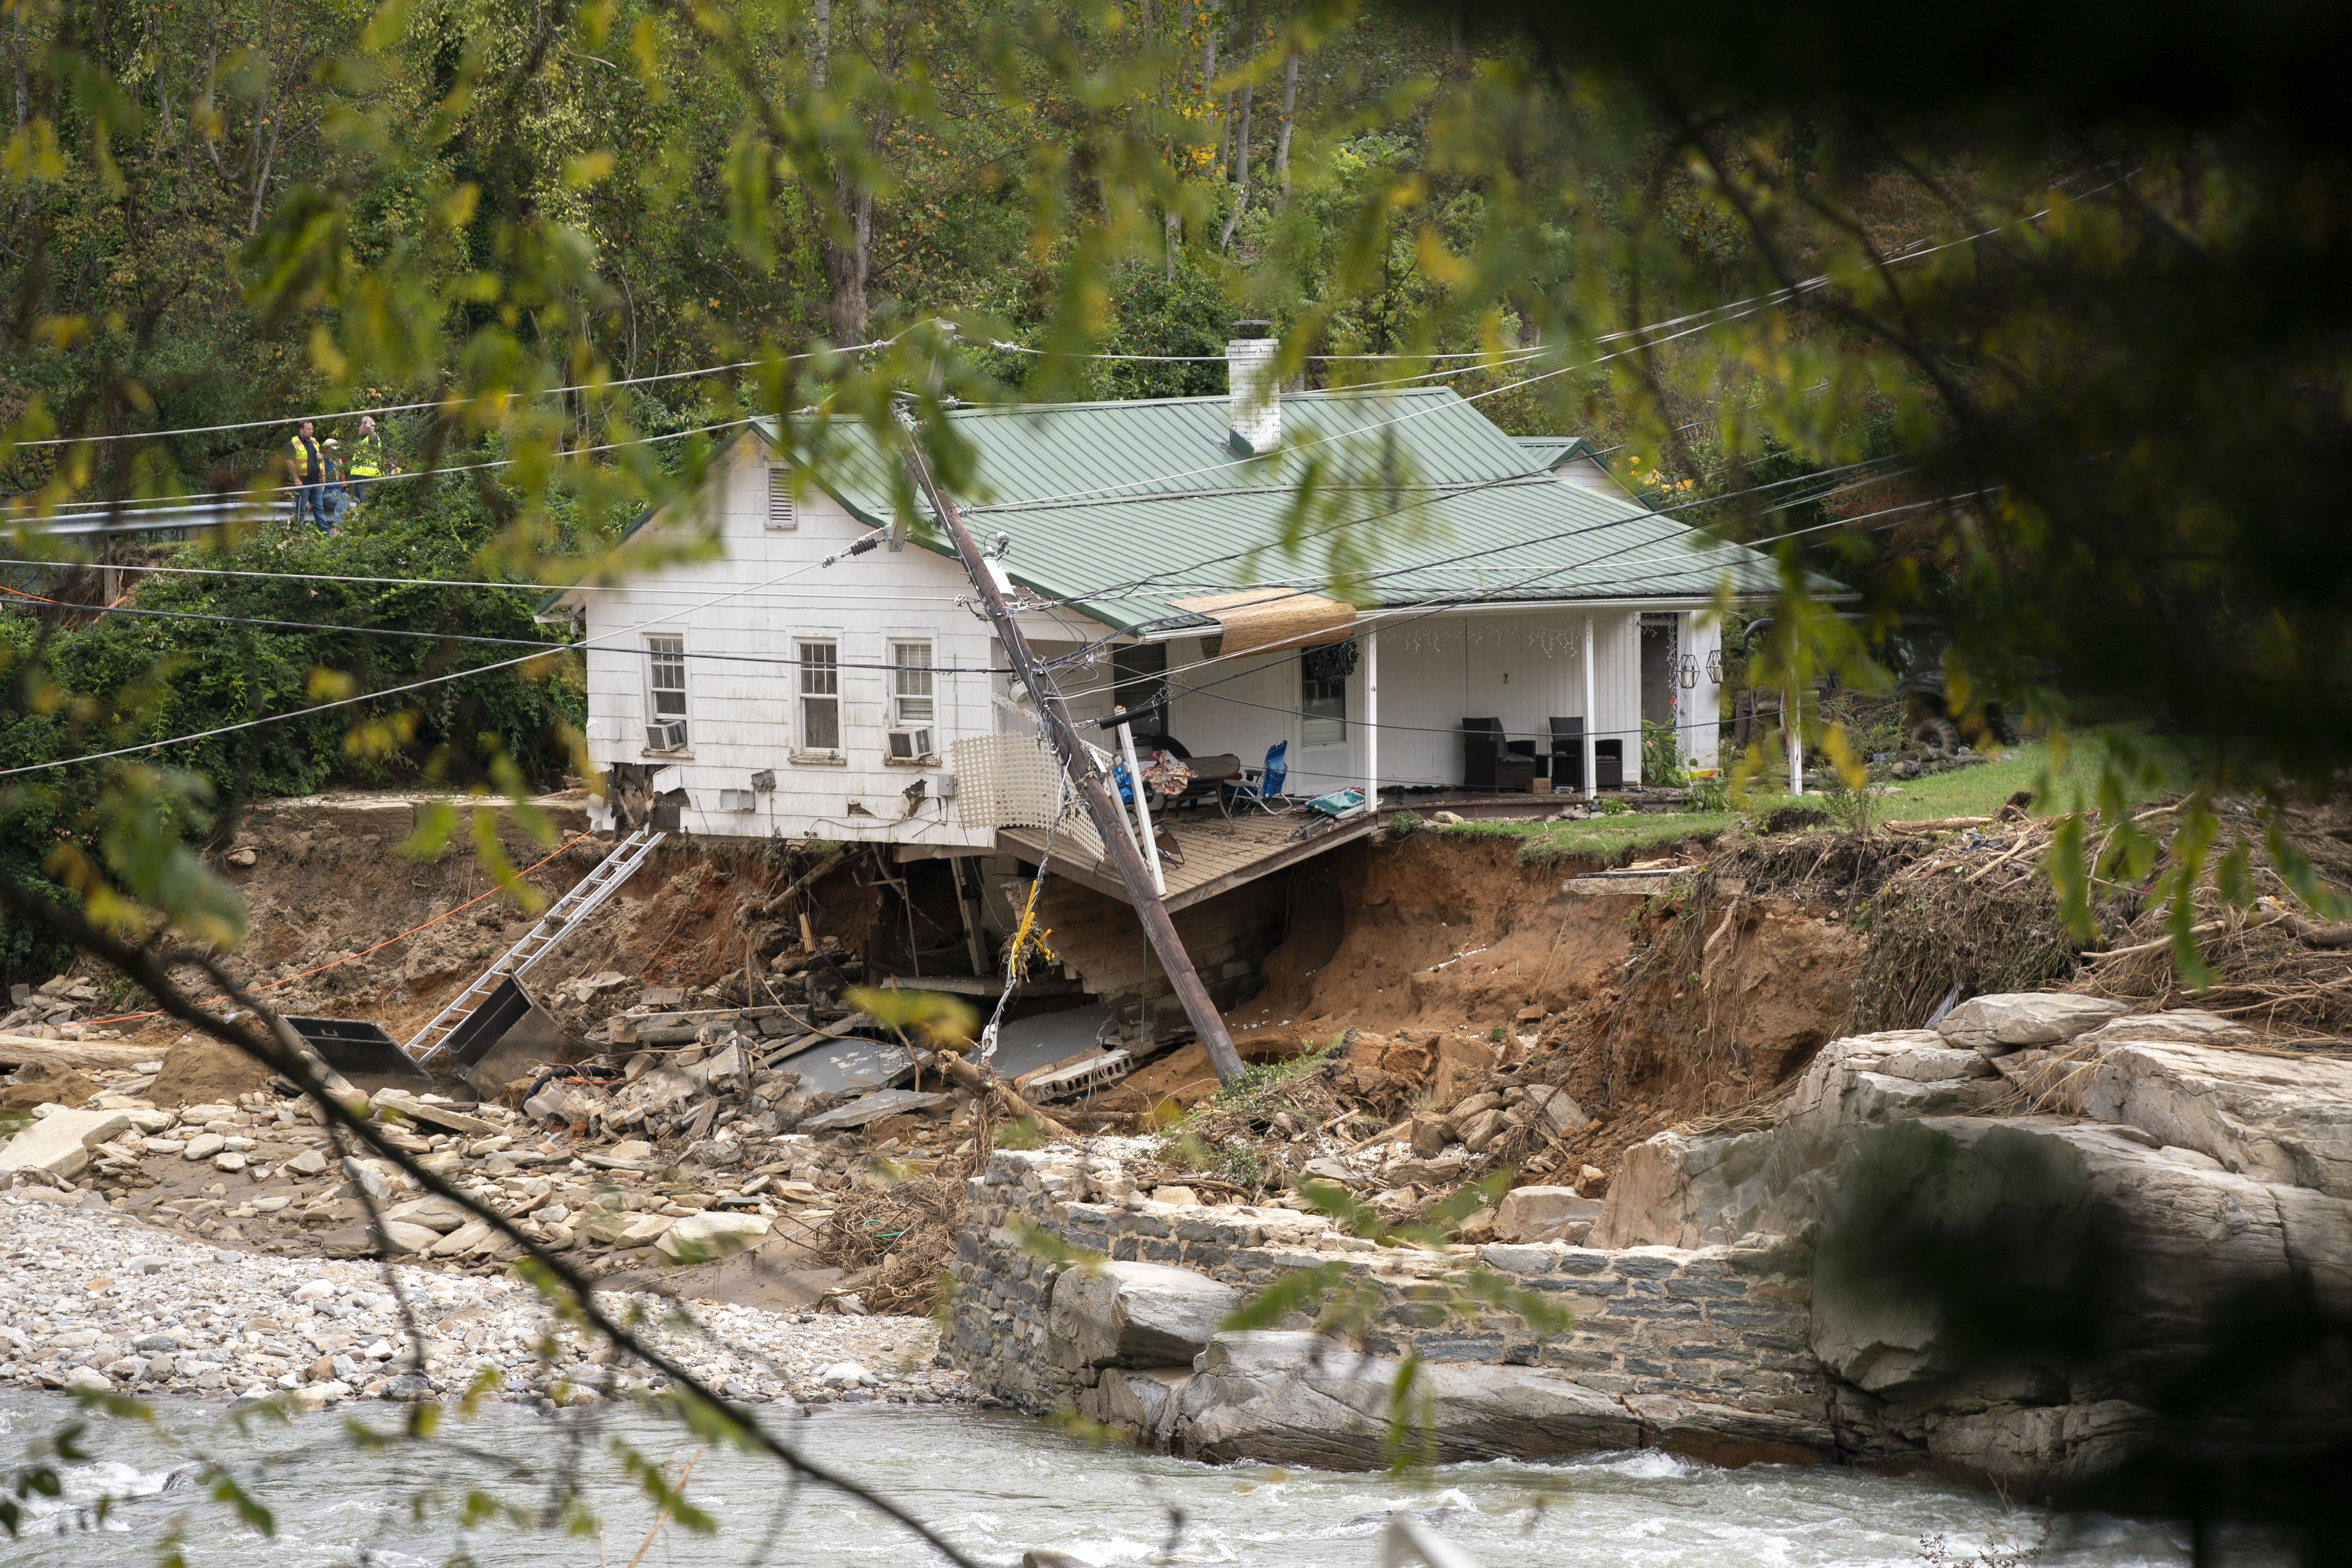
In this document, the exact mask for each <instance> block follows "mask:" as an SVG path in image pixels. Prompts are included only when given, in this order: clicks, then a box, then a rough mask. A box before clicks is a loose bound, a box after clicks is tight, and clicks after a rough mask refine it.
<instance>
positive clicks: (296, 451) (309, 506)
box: [286, 419, 327, 533]
mask: <svg viewBox="0 0 2352 1568" xmlns="http://www.w3.org/2000/svg"><path fill="white" fill-rule="evenodd" d="M286 468H287V477H288V478H289V479H292V480H293V481H294V521H296V522H297V523H299V522H301V521H303V520H304V519H305V518H308V519H309V520H310V521H311V522H313V523H315V524H317V525H318V528H319V531H320V532H321V533H323V532H325V531H326V530H327V520H326V517H325V515H324V513H322V512H321V511H320V505H319V503H320V500H322V499H323V497H324V495H325V493H326V486H327V455H326V453H324V452H322V451H320V449H319V439H318V437H316V436H314V435H312V434H311V430H310V421H309V420H308V419H305V420H303V421H302V423H301V424H300V425H299V426H295V429H294V439H293V440H292V441H291V442H290V443H289V444H288V447H287V452H286Z"/></svg>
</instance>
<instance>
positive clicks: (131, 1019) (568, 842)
mask: <svg viewBox="0 0 2352 1568" xmlns="http://www.w3.org/2000/svg"><path fill="white" fill-rule="evenodd" d="M589 837H594V835H593V833H575V834H573V835H572V837H570V838H567V839H565V840H564V841H563V842H562V843H561V844H559V845H557V846H556V847H554V848H553V849H551V850H549V851H548V853H547V859H545V860H541V861H540V862H538V864H537V865H531V866H526V867H524V868H522V869H521V870H520V871H518V872H516V873H515V875H516V876H517V877H528V876H530V874H531V873H532V872H533V871H536V870H538V869H539V868H540V867H541V866H544V865H546V864H547V861H548V860H552V859H554V858H556V857H557V856H558V855H561V854H562V853H563V852H564V851H565V850H566V849H569V848H571V847H572V846H573V845H574V844H577V843H579V842H580V841H581V840H582V839H583V838H589ZM498 893H499V889H496V888H492V889H490V890H489V891H488V892H487V893H484V894H482V895H480V897H478V898H471V899H467V900H466V901H465V902H464V903H462V904H459V905H458V906H457V908H455V909H450V910H442V911H441V912H440V913H439V914H437V915H435V916H434V917H433V918H432V919H431V920H429V921H425V923H424V924H423V925H421V926H411V927H409V928H408V929H407V930H406V931H402V932H401V933H400V934H399V935H398V936H388V937H386V938H384V939H383V941H382V942H377V943H376V944H375V946H373V947H363V948H362V949H360V950H359V952H352V953H346V954H345V955H344V956H342V957H341V958H338V959H336V960H334V961H333V962H332V963H322V964H320V965H319V967H318V968H316V969H305V970H303V971H301V972H300V973H297V974H289V975H288V976H286V978H285V979H283V980H272V981H270V982H269V983H268V984H266V985H248V986H247V987H246V989H247V991H275V990H277V989H278V987H279V986H280V985H291V984H294V982H296V981H297V980H307V979H309V978H310V976H311V975H313V974H323V973H326V972H327V971H328V970H330V969H336V968H340V967H341V965H343V964H346V963H351V962H352V960H353V959H360V958H365V957H366V956H367V955H368V954H369V953H371V952H382V951H383V949H385V948H387V947H390V946H391V945H392V944H393V943H394V942H406V941H407V940H408V939H409V938H410V937H412V936H415V934H416V933H417V932H418V931H426V930H429V929H431V928H432V927H434V926H437V925H439V924H440V923H441V922H442V921H446V920H447V919H448V918H449V917H450V916H451V915H456V914H463V913H464V912H465V911H466V910H470V909H472V908H473V907H474V906H475V905H476V904H478V903H480V902H481V901H482V900H483V899H490V898H496V897H497V896H498ZM228 1000H230V998H228V997H226V996H215V997H214V998H212V1000H211V1001H208V1002H199V1003H197V1004H196V1005H197V1006H199V1007H210V1006H213V1005H215V1004H218V1003H222V1002H226V1001H228ZM163 1016H164V1014H163V1009H162V1008H160V1007H159V1008H157V1009H156V1010H155V1011H154V1012H152V1013H125V1014H123V1015H121V1016H120V1017H114V1018H92V1019H91V1020H90V1021H89V1024H87V1025H86V1026H85V1027H87V1028H92V1029H94V1028H97V1027H98V1026H100V1025H101V1024H131V1023H136V1022H137V1021H138V1020H140V1019H142V1018H161V1017H163Z"/></svg>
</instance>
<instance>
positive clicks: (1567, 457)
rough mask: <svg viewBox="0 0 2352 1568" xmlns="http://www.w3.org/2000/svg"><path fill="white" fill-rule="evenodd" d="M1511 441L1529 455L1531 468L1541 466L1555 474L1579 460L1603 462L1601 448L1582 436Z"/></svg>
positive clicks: (1514, 438)
mask: <svg viewBox="0 0 2352 1568" xmlns="http://www.w3.org/2000/svg"><path fill="white" fill-rule="evenodd" d="M1511 440H1512V442H1513V443H1514V444H1515V445H1517V447H1518V448H1519V450H1520V451H1522V452H1525V453H1526V454H1527V455H1528V465H1529V466H1530V467H1534V466H1537V465H1540V466H1542V467H1543V468H1549V469H1550V470H1551V471H1552V472H1554V473H1558V472H1559V467H1560V465H1561V464H1563V463H1568V462H1573V461H1574V460H1575V459H1577V458H1591V459H1592V460H1593V461H1594V462H1596V463H1597V462H1599V461H1601V448H1600V447H1596V446H1594V445H1593V444H1592V443H1591V442H1590V441H1588V440H1586V439H1585V438H1584V437H1581V436H1514V437H1511Z"/></svg>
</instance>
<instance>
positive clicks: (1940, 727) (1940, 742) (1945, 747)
mask: <svg viewBox="0 0 2352 1568" xmlns="http://www.w3.org/2000/svg"><path fill="white" fill-rule="evenodd" d="M1911 743H1912V744H1913V745H1915V746H1925V747H1927V749H1928V750H1930V751H1935V752H1957V751H1958V750H1959V749H1960V727H1959V726H1958V724H1955V723H1953V722H1952V721H1950V720H1949V719H1947V718H1945V717H1944V716H1943V715H1942V714H1940V713H1938V714H1937V715H1935V716H1934V717H1932V718H1927V719H1922V720H1921V721H1919V722H1918V723H1917V724H1916V725H1915V726H1913V728H1912V731H1911Z"/></svg>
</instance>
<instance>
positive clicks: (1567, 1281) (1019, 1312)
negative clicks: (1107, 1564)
mask: <svg viewBox="0 0 2352 1568" xmlns="http://www.w3.org/2000/svg"><path fill="white" fill-rule="evenodd" d="M971 1197H972V1204H973V1218H974V1222H975V1223H974V1224H973V1225H972V1226H971V1228H970V1229H968V1230H967V1231H966V1232H965V1234H964V1235H963V1236H962V1237H961V1238H960V1240H959V1244H958V1256H957V1258H956V1261H955V1263H954V1264H953V1265H952V1267H951V1270H950V1272H951V1274H952V1276H953V1278H954V1281H955V1287H956V1290H955V1306H954V1326H953V1330H952V1332H951V1334H950V1341H949V1349H950V1354H951V1355H953V1356H954V1357H955V1358H956V1359H957V1360H958V1361H959V1362H960V1363H961V1364H962V1365H963V1366H964V1367H966V1368H967V1369H968V1370H969V1371H970V1373H971V1376H972V1378H973V1380H974V1382H975V1384H977V1385H978V1386H980V1387H981V1388H982V1389H984V1390H987V1391H989V1392H991V1393H992V1394H995V1395H996V1396H997V1397H1000V1398H1003V1399H1004V1400H1006V1401H1008V1402H1009V1403H1011V1404H1013V1405H1017V1406H1019V1407H1021V1408H1024V1409H1027V1410H1032V1411H1044V1410H1047V1409H1052V1408H1055V1407H1057V1406H1064V1405H1067V1406H1071V1407H1074V1408H1076V1409H1078V1410H1080V1411H1081V1412H1082V1413H1087V1414H1091V1415H1097V1418H1105V1417H1108V1418H1113V1419H1117V1418H1119V1417H1120V1416H1121V1415H1123V1413H1124V1411H1125V1409H1126V1408H1127V1406H1128V1405H1131V1403H1132V1402H1131V1401H1130V1400H1129V1399H1127V1398H1126V1397H1125V1395H1124V1394H1123V1393H1122V1394H1117V1395H1114V1394H1113V1393H1112V1392H1110V1391H1108V1384H1110V1383H1111V1382H1114V1381H1118V1380H1119V1379H1122V1378H1125V1379H1127V1380H1129V1381H1133V1379H1134V1378H1135V1377H1137V1376H1138V1375H1149V1376H1151V1377H1156V1378H1159V1379H1160V1382H1162V1383H1163V1384H1171V1376H1172V1375H1173V1374H1179V1373H1181V1374H1185V1375H1189V1374H1190V1373H1192V1370H1193V1369H1192V1368H1191V1367H1184V1368H1172V1369H1163V1370H1160V1371H1152V1370H1151V1369H1141V1370H1140V1372H1136V1371H1130V1372H1109V1371H1103V1370H1098V1369H1097V1368H1094V1367H1089V1366H1083V1365H1079V1364H1077V1363H1078V1361H1079V1357H1078V1356H1077V1355H1076V1353H1075V1352H1074V1351H1073V1350H1072V1349H1071V1348H1070V1347H1069V1345H1068V1344H1067V1342H1066V1336H1063V1335H1057V1334H1056V1333H1055V1331H1054V1328H1053V1323H1052V1302H1053V1289H1054V1284H1055V1280H1056V1279H1058V1278H1059V1276H1060V1275H1061V1274H1062V1272H1063V1271H1064V1270H1065V1269H1066V1268H1072V1267H1081V1266H1083V1258H1082V1257H1074V1256H1072V1254H1074V1253H1075V1254H1078V1255H1094V1256H1095V1257H1099V1258H1108V1259H1110V1260H1113V1261H1118V1262H1141V1263H1156V1264H1163V1265H1172V1266H1175V1267H1178V1268H1186V1269H1191V1270H1193V1271H1195V1272H1198V1273H1200V1274H1202V1275H1205V1276H1208V1277H1209V1278H1211V1279H1216V1280H1219V1281H1221V1282H1223V1283H1225V1284H1228V1285H1231V1286H1234V1287H1235V1288H1236V1289H1240V1290H1242V1291H1244V1292H1245V1293H1254V1292H1256V1291H1259V1290H1262V1289H1265V1287H1267V1286H1269V1285H1272V1284H1273V1283H1275V1282H1276V1280H1277V1279H1281V1278H1283V1277H1284V1276H1285V1275H1286V1274H1289V1273H1292V1272H1293V1271H1295V1270H1297V1269H1300V1268H1314V1267H1318V1266H1323V1265H1330V1264H1334V1263H1337V1264H1338V1265H1339V1266H1340V1267H1341V1268H1344V1270H1345V1271H1346V1273H1347V1274H1348V1276H1349V1277H1351V1278H1352V1279H1357V1280H1361V1281H1368V1282H1370V1284H1371V1286H1372V1287H1373V1288H1374V1293H1375V1295H1376V1297H1377V1300H1378V1302H1379V1305H1378V1307H1377V1310H1375V1311H1374V1312H1373V1313H1372V1315H1371V1319H1370V1322H1369V1324H1368V1326H1367V1328H1366V1330H1365V1332H1364V1334H1363V1339H1362V1344H1361V1347H1360V1348H1361V1350H1362V1351H1363V1352H1366V1353H1368V1354H1369V1355H1370V1356H1371V1357H1374V1358H1378V1359H1379V1360H1381V1361H1382V1362H1384V1363H1395V1362H1397V1361H1400V1360H1402V1358H1403V1357H1405V1356H1407V1355H1411V1356H1412V1357H1415V1358H1417V1359H1419V1360H1420V1361H1422V1362H1423V1363H1435V1364H1444V1365H1461V1366H1486V1367H1495V1368H1513V1369H1524V1370H1525V1373H1526V1374H1527V1377H1528V1378H1532V1379H1533V1380H1535V1382H1537V1383H1538V1384H1540V1383H1545V1382H1556V1383H1559V1384H1568V1385H1571V1386H1572V1388H1573V1389H1574V1390H1576V1391H1579V1394H1580V1396H1581V1395H1582V1394H1591V1395H1594V1396H1598V1398H1599V1399H1600V1400H1601V1401H1604V1402H1606V1401H1613V1402H1616V1404H1617V1405H1619V1406H1621V1407H1622V1415H1623V1416H1624V1417H1626V1418H1628V1419H1630V1420H1631V1421H1633V1422H1637V1423H1639V1425H1640V1428H1641V1430H1642V1432H1643V1440H1644V1441H1655V1442H1659V1443H1661V1444H1664V1446H1670V1447H1677V1448H1679V1449H1681V1450H1683V1451H1686V1452H1692V1453H1696V1454H1702V1455H1704V1456H1705V1457H1707V1458H1716V1459H1728V1460H1730V1461H1732V1462H1738V1461H1739V1460H1740V1459H1742V1458H1764V1457H1769V1458H1779V1459H1790V1458H1831V1457H1833V1456H1834V1455H1835V1452H1836V1448H1837V1443H1836V1438H1835V1436H1834V1428H1833V1426H1832V1420H1831V1406H1832V1399H1833V1394H1832V1389H1831V1386H1830V1382H1829V1380H1828V1379H1827V1378H1826V1377H1825V1376H1824V1375H1823V1373H1822V1369H1821V1367H1820V1365H1819V1363H1816V1362H1815V1361H1814V1360H1813V1358H1812V1356H1811V1354H1810V1353H1809V1352H1808V1351H1807V1348H1806V1336H1807V1331H1808V1321H1809V1312H1808V1307H1807V1300H1808V1294H1809V1291H1808V1285H1807V1282H1806V1279H1805V1273H1806V1270H1807V1268H1808V1267H1809V1263H1808V1261H1807V1260H1806V1259H1803V1258H1800V1257H1797V1256H1795V1255H1794V1254H1793V1253H1791V1252H1790V1249H1788V1248H1786V1247H1704V1248H1700V1249H1697V1250H1684V1249H1678V1248H1674V1247H1633V1248H1628V1249H1625V1250H1622V1251H1616V1252H1604V1251H1598V1250H1594V1249H1591V1248H1586V1247H1570V1246H1567V1245H1565V1244H1561V1243H1553V1244H1550V1245H1549V1246H1501V1245H1496V1246H1489V1247H1454V1248H1450V1249H1448V1250H1447V1251H1444V1252H1432V1251H1427V1250H1423V1249H1418V1248H1402V1247H1380V1246H1377V1245H1376V1244H1374V1243H1372V1242H1370V1241H1365V1240H1362V1239H1360V1238H1357V1237H1349V1236H1344V1235H1338V1234H1335V1233H1334V1232H1333V1230H1332V1228H1331V1225H1330V1222H1329V1221H1328V1220H1327V1219H1325V1218H1323V1217H1322V1216H1320V1215H1306V1214H1298V1213H1295V1212H1293V1211H1291V1210H1287V1209H1281V1208H1250V1207H1244V1206H1241V1205H1221V1206H1203V1207H1198V1208H1179V1207H1174V1206H1171V1205H1165V1204H1159V1203H1153V1202H1150V1200H1148V1199H1145V1198H1142V1197H1141V1196H1139V1194H1137V1193H1136V1192H1135V1191H1134V1188H1133V1186H1132V1184H1130V1183H1129V1181H1128V1179H1127V1177H1126V1176H1125V1174H1124V1173H1123V1171H1122V1170H1121V1169H1120V1167H1119V1166H1118V1163H1117V1162H1116V1161H1113V1160H1110V1159H1108V1158H1105V1157H1101V1156H1088V1155H1084V1154H1072V1153H1067V1152H1059V1151H1045V1152H1010V1151H1006V1152H998V1153H997V1154H996V1155H994V1156H993V1157H992V1160H991V1162H990V1163H989V1166H988V1168H987V1170H986V1171H985V1172H984V1173H982V1175H980V1176H977V1177H974V1178H973V1179H972V1181H971ZM1482 1268H1483V1269H1490V1270H1493V1271H1495V1272H1496V1273H1499V1274H1501V1275H1504V1276H1507V1278H1508V1279H1510V1280H1511V1281H1512V1282H1514V1283H1516V1284H1517V1285H1520V1286H1523V1287H1526V1288H1528V1289H1533V1290H1536V1291H1539V1292H1542V1293H1544V1294H1546V1295H1548V1296H1550V1297H1552V1298H1554V1299H1555V1300H1558V1302H1559V1304H1560V1305H1561V1306H1562V1307H1564V1308H1566V1309H1567V1310H1569V1311H1570V1313H1572V1314H1573V1316H1574V1320H1575V1321H1574V1326H1573V1327H1572V1329H1570V1331H1568V1332H1566V1333H1564V1334H1556V1335H1540V1334H1537V1333H1534V1332H1532V1331H1529V1330H1528V1327H1527V1326H1526V1325H1525V1324H1524V1323H1523V1322H1522V1321H1520V1320H1519V1319H1518V1318H1517V1316H1516V1315H1514V1314H1510V1313H1507V1312H1498V1311H1493V1310H1475V1309H1473V1310H1468V1311H1465V1310H1463V1307H1464V1304H1463V1303H1462V1301H1461V1300H1460V1298H1459V1296H1458V1293H1457V1292H1456V1291H1455V1290H1454V1289H1451V1288H1450V1287H1451V1285H1452V1284H1454V1283H1458V1282H1459V1281H1461V1280H1462V1279H1466V1278H1467V1277H1469V1276H1470V1275H1471V1274H1472V1273H1473V1272H1475V1271H1478V1270H1480V1269H1482ZM1281 1326H1282V1327H1283V1328H1285V1329H1290V1330H1299V1329H1305V1328H1307V1327H1308V1326H1309V1319H1308V1317H1307V1315H1306V1314H1303V1313H1301V1314H1294V1315H1293V1317H1292V1318H1291V1319H1290V1320H1289V1321H1286V1322H1285V1323H1284V1324H1283V1325H1281ZM1226 1337H1234V1336H1220V1338H1221V1339H1222V1338H1226ZM1290 1337H1303V1336H1290ZM1520 1381H1525V1379H1522V1380H1520ZM1171 1386H1172V1384H1171ZM1098 1389H1102V1390H1104V1391H1105V1392H1102V1393H1100V1394H1097V1390H1098ZM1710 1413H1713V1414H1712V1415H1710ZM1126 1424H1129V1425H1135V1424H1136V1423H1134V1422H1133V1421H1132V1420H1131V1419H1130V1420H1129V1421H1128V1422H1127V1423H1126ZM1158 1435H1159V1436H1160V1437H1161V1438H1162V1440H1165V1441H1169V1442H1170V1443H1171V1446H1176V1447H1181V1446H1182V1444H1181V1439H1180V1435H1179V1434H1178V1433H1177V1432H1176V1431H1174V1430H1173V1429H1171V1427H1170V1426H1167V1425H1166V1424H1161V1430H1160V1433H1159V1434H1158ZM1244 1451H1246V1450H1244Z"/></svg>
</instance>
